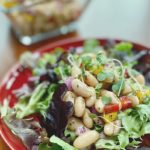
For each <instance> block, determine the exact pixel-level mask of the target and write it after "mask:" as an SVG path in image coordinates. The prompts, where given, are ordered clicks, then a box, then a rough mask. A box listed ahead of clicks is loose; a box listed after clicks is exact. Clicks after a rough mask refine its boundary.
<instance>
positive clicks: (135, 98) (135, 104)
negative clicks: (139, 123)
mask: <svg viewBox="0 0 150 150" xmlns="http://www.w3.org/2000/svg"><path fill="white" fill-rule="evenodd" d="M129 100H130V101H131V102H132V105H133V106H137V105H139V103H140V102H139V99H138V97H137V96H134V95H130V96H129Z"/></svg>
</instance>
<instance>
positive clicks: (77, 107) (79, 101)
mask: <svg viewBox="0 0 150 150" xmlns="http://www.w3.org/2000/svg"><path fill="white" fill-rule="evenodd" d="M74 111H75V116H76V117H82V116H83V114H84V112H85V101H84V99H83V98H82V97H77V98H76V99H75V104H74Z"/></svg>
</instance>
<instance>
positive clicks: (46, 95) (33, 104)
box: [15, 82, 56, 118]
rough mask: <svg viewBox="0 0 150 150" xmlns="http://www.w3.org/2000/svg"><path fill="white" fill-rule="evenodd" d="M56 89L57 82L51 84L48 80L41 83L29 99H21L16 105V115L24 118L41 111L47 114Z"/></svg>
mask: <svg viewBox="0 0 150 150" xmlns="http://www.w3.org/2000/svg"><path fill="white" fill-rule="evenodd" d="M55 89H56V84H51V85H49V83H47V82H43V83H41V84H39V85H38V86H37V87H36V89H35V90H34V91H33V93H32V96H31V97H30V99H29V100H26V99H24V100H20V101H19V102H18V103H17V104H16V105H15V110H16V117H17V118H24V117H26V116H28V115H31V114H34V113H40V114H42V115H43V116H45V112H46V110H47V109H48V107H49V104H50V102H51V99H52V96H53V93H54V91H55Z"/></svg>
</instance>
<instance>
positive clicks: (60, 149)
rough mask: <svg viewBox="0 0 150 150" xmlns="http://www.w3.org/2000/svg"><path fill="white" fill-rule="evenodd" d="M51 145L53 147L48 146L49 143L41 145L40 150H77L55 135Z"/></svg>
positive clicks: (52, 137)
mask: <svg viewBox="0 0 150 150" xmlns="http://www.w3.org/2000/svg"><path fill="white" fill-rule="evenodd" d="M50 144H51V145H48V144H47V143H41V144H40V145H39V148H38V150H77V149H76V148H75V147H73V146H71V145H69V144H68V143H66V142H65V141H63V140H62V139H60V138H58V137H57V136H55V135H53V136H51V138H50Z"/></svg>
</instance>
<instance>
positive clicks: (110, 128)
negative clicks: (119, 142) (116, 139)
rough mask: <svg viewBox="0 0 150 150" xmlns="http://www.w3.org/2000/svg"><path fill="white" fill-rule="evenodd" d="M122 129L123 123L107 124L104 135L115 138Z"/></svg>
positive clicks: (118, 121) (117, 121)
mask: <svg viewBox="0 0 150 150" xmlns="http://www.w3.org/2000/svg"><path fill="white" fill-rule="evenodd" d="M120 129H121V121H120V120H116V121H114V122H111V123H107V124H105V126H104V133H105V134H106V135H107V136H113V135H117V134H118V133H119V132H120Z"/></svg>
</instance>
